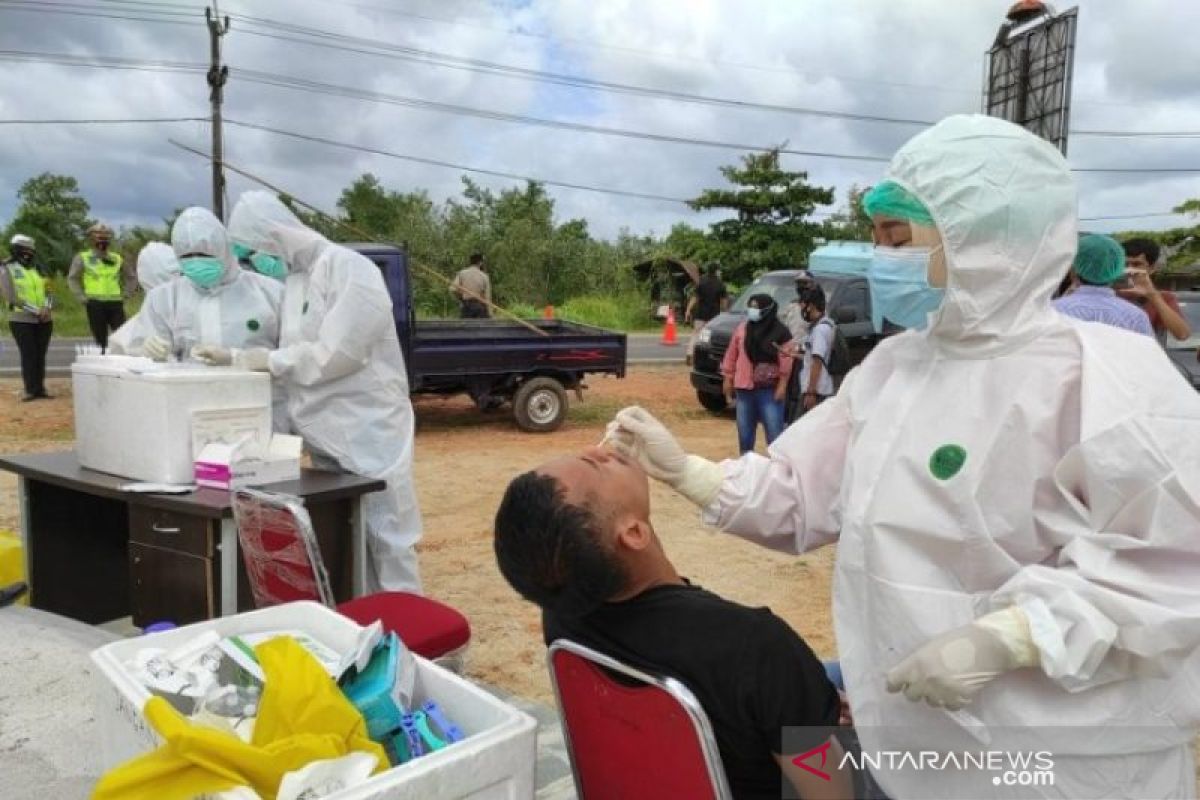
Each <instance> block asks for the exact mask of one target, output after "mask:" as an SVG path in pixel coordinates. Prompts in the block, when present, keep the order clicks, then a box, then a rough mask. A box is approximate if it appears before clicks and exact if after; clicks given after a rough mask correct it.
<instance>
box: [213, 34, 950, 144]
mask: <svg viewBox="0 0 1200 800" xmlns="http://www.w3.org/2000/svg"><path fill="white" fill-rule="evenodd" d="M231 16H232V17H233V19H235V20H237V21H238V22H242V23H246V24H249V25H253V26H259V27H262V28H266V29H267V31H271V30H274V31H284V32H285V33H270V32H267V31H253V30H250V31H243V32H244V33H247V34H250V35H253V36H262V37H265V38H270V39H279V40H283V41H289V42H298V43H301V44H306V45H310V46H313V47H324V48H329V49H334V50H341V51H346V52H353V53H358V54H360V55H371V56H378V57H383V58H395V59H400V60H403V61H417V62H420V63H428V64H435V65H437V66H440V67H447V68H450V69H461V70H467V71H471V72H481V73H485V74H492V75H502V76H506V77H515V78H520V79H524V80H532V81H537V82H541V83H552V84H557V85H560V86H570V87H574V88H581V89H591V90H594V91H608V92H616V93H620V94H632V95H641V96H644V97H653V98H658V99H666V100H677V101H682V102H687V103H697V104H702V105H712V106H721V107H726V108H737V109H742V110H761V111H771V112H776V113H784V114H794V115H801V116H816V117H824V118H829V119H842V120H850V121H854V122H877V123H887V124H894V125H910V126H911V125H915V126H928V125H932V124H933V122H934V121H933V120H927V119H909V118H902V117H887V116H882V115H877V114H857V113H853V112H848V111H832V110H825V109H816V108H805V107H801V106H790V105H781V104H774V103H759V102H753V101H749V100H735V99H731V98H726V97H712V96H708V95H698V94H692V93H689V92H680V91H675V90H671V89H662V88H657V87H651V86H639V85H635V84H628V83H616V82H613V81H601V80H596V79H593V78H586V77H583V76H580V75H569V74H563V73H557V72H547V71H544V70H535V69H528V68H525V67H518V66H514V65H511V64H502V63H498V62H495V61H485V60H483V59H477V58H465V57H461V56H455V55H451V54H448V53H442V52H438V51H435V50H424V49H420V48H415V47H407V46H404V45H397V44H393V43H391V42H385V41H381V40H378V39H367V38H363V37H359V36H349V35H345V34H338V33H332V32H330V31H324V30H320V29H317V28H309V27H306V26H302V25H292V24H289V23H282V22H278V21H276V20H270V19H264V18H261V17H248V16H245V15H241V14H233V15H231ZM289 33H290V34H297V35H298V36H297V35H291V36H289V35H286V34H289ZM299 37H310V38H307V39H306V38H299ZM314 39H315V40H316V41H313V40H314ZM340 43H348V44H340ZM351 45H353V46H351ZM363 48H374V49H372V50H367V49H363Z"/></svg>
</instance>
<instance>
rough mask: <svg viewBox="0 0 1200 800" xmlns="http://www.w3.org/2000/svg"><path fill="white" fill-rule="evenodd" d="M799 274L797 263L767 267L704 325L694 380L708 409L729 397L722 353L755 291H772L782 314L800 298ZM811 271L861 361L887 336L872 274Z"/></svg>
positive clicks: (716, 408)
mask: <svg viewBox="0 0 1200 800" xmlns="http://www.w3.org/2000/svg"><path fill="white" fill-rule="evenodd" d="M799 274H800V270H794V269H789V270H779V271H777V272H768V273H767V274H765V275H763V276H762V277H760V278H758V279H757V280H755V281H754V283H752V284H750V285H749V286H748V287H746V290H745V291H743V292H742V293H741V295H739V296H738V299H737V300H736V301H735V302H734V304H733V306H732V307H731V308H730V309H729V310H728V311H726V312H724V313H723V314H721V315H720V316H717V317H715V318H714V319H713V320H712V321H711V322H709V323H708V324H707V325H706V326H704V330H702V331H700V334H699V338H698V339H697V340H696V354H695V356H694V357H693V359H692V386H694V387H696V397H697V398H699V400H700V405H702V406H704V407H705V408H707V409H708V410H709V411H714V412H719V411H724V410H725V407H726V405H727V401H726V399H725V394H724V393H723V392H722V391H721V384H722V379H721V359H722V358H724V356H725V350H726V348H728V347H729V340H730V339H732V338H733V332H734V331H735V330H737V326H738V325H740V324H742V321H743V320H745V318H746V304H747V303H748V302H749V301H750V297H751V296H752V295H756V294H769V295H771V296H772V297H773V298H775V302H776V303H777V304H778V305H779V311H780V316H781V317H782V314H783V310H784V309H786V308H787V306H788V304H789V303H791V302H793V301H794V300H795V299H796V276H797V275H799ZM812 276H813V278H814V279H815V280H816V282H817V283H818V284H820V286H821V288H822V289H824V290H825V298H826V310H827V313H828V314H829V316H830V317H831V318H832V319H833V320H834V322H836V323H837V324H838V328H839V330H841V332H842V336H843V337H845V339H846V344H847V346H848V347H849V348H850V358H851V361H852V362H853V363H854V364H857V363H858V362H860V361H862V360H863V359H864V358H866V355H867V353H869V352H871V348H872V347H874V346H875V343H876V342H878V341H879V340H880V339H881V338H882V337H881V336H880V335H879V334H877V333H875V327H874V325H873V324H872V323H871V290H870V288H869V287H868V285H867V279H866V278H865V277H862V276H859V275H843V274H832V273H821V272H814V273H812ZM889 327H890V326H889ZM889 332H890V331H889Z"/></svg>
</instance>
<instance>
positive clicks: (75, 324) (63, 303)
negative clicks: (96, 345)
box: [0, 275, 144, 339]
mask: <svg viewBox="0 0 1200 800" xmlns="http://www.w3.org/2000/svg"><path fill="white" fill-rule="evenodd" d="M48 288H49V291H50V293H51V294H53V295H54V335H55V336H56V337H57V336H62V337H84V338H86V337H90V336H91V335H92V333H91V331H90V330H88V323H87V311H86V310H85V309H84V307H83V304H82V303H80V302H79V301H78V300H77V299H75V295H73V294H71V290H70V288H68V287H67V278H66V276H64V275H55V276H54V277H53V278H51V279H50V286H49V287H48ZM143 297H144V295H142V294H141V293H140V292H139V293H138V294H137V295H135V296H134V298H133V299H132V300H127V301H125V313H126V314H127V315H128V316H130V317H132V316H133V315H134V314H136V313H137V312H138V309H140V308H141V307H142V298H143ZM0 335H2V336H3V337H4V338H6V339H11V338H12V336H11V334H9V332H8V326H7V325H4V326H0Z"/></svg>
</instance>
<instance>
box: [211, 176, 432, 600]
mask: <svg viewBox="0 0 1200 800" xmlns="http://www.w3.org/2000/svg"><path fill="white" fill-rule="evenodd" d="M229 232H230V236H231V237H232V239H233V240H234V242H236V243H237V244H238V245H240V246H241V247H243V248H246V249H248V250H250V251H253V253H254V254H256V255H258V256H260V257H261V256H263V255H266V256H273V257H275V258H278V259H281V260H282V262H283V263H284V264H286V265H287V269H288V276H287V280H286V282H285V283H284V286H285V293H284V306H283V328H282V334H281V337H280V342H279V348H278V349H272V350H268V349H265V348H248V349H244V350H236V349H235V350H232V351H231V350H229V349H226V348H208V349H206V350H203V351H199V352H198V353H197V355H198V356H200V357H202V358H204V359H207V360H208V361H209V363H213V364H229V363H232V364H233V365H234V366H239V367H242V368H245V369H253V370H259V371H268V372H270V373H271V375H272V376H274V377H275V379H276V380H277V381H279V382H280V383H282V384H283V386H284V389H285V391H286V395H287V403H288V415H289V417H290V421H291V429H292V431H293V432H294V433H296V434H298V435H300V436H303V437H304V441H305V443H306V444H307V446H308V449H309V450H310V452H311V454H312V457H313V462H314V464H315V465H316V466H318V467H322V468H328V469H335V470H341V471H345V472H351V473H354V474H357V475H364V476H367V477H370V478H378V479H381V480H384V481H386V482H387V489H385V490H384V491H381V492H375V493H373V494H369V495H367V496H366V497H365V499H364V502H365V514H364V516H365V523H366V528H367V544H368V551H369V554H370V568H369V569H368V570H367V573H368V577H367V583H368V586H367V589H368V591H380V590H388V591H400V590H407V591H420V588H421V581H420V574H419V570H418V565H417V553H416V544H417V542H418V541H419V540H420V538H421V514H420V511H419V509H418V507H417V497H416V492H415V490H414V486H413V475H412V462H413V431H414V424H413V410H412V404H411V403H410V402H409V398H408V373H407V371H406V369H405V366H404V355H403V353H402V352H401V350H400V342H399V339H398V338H397V336H396V325H395V321H394V319H393V316H392V301H391V297H390V296H389V295H388V291H387V286H386V285H385V284H384V281H383V276H382V275H381V274H380V272H379V268H378V267H376V266H375V264H373V263H372V262H371V261H370V260H369V259H368V258H366V257H365V256H362V255H360V254H358V253H356V252H354V251H353V250H350V249H348V248H345V247H342V246H341V245H336V244H333V243H331V242H329V241H328V240H327V239H325V237H323V236H321V235H320V234H318V233H316V232H315V231H313V230H311V229H309V228H308V227H306V226H305V225H304V224H303V223H302V222H300V220H299V219H297V218H296V216H295V215H294V214H293V213H292V212H291V211H289V210H288V209H287V208H286V207H285V206H284V205H283V203H281V202H280V201H279V200H278V199H276V198H275V196H274V195H271V194H268V193H267V192H246V193H245V194H243V195H242V197H241V199H239V200H238V204H237V206H236V207H235V208H234V209H233V214H232V216H231V217H230V221H229ZM264 280H270V279H269V278H264Z"/></svg>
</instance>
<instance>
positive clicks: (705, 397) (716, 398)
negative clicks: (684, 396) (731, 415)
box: [696, 392, 729, 414]
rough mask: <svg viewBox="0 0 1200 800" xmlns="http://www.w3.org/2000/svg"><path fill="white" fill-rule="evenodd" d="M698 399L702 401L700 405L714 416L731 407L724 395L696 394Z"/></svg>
mask: <svg viewBox="0 0 1200 800" xmlns="http://www.w3.org/2000/svg"><path fill="white" fill-rule="evenodd" d="M696 399H697V400H699V401H700V405H702V406H704V408H705V409H706V410H708V411H711V412H712V413H714V414H720V413H721V412H722V411H724V410H725V409H726V408H728V407H729V401H728V400H726V399H725V395H723V394H710V393H708V392H696Z"/></svg>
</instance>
